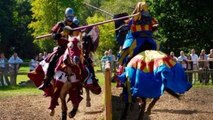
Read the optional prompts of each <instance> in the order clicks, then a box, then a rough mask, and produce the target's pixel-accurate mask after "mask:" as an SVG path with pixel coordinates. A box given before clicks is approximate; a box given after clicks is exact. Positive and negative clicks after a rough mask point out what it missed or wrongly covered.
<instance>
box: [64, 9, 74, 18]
mask: <svg viewBox="0 0 213 120" xmlns="http://www.w3.org/2000/svg"><path fill="white" fill-rule="evenodd" d="M73 15H74V11H73V9H72V8H67V9H66V10H65V17H69V16H73Z"/></svg>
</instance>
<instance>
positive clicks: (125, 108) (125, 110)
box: [120, 102, 130, 120]
mask: <svg viewBox="0 0 213 120" xmlns="http://www.w3.org/2000/svg"><path fill="white" fill-rule="evenodd" d="M129 105H130V104H129V103H128V102H127V103H125V107H124V110H123V111H122V114H121V118H120V120H126V117H127V114H128V109H129Z"/></svg>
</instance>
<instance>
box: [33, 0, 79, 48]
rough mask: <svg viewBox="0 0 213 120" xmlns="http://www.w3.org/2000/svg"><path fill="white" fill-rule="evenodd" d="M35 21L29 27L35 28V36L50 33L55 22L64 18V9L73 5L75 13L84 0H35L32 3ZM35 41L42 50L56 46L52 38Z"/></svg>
mask: <svg viewBox="0 0 213 120" xmlns="http://www.w3.org/2000/svg"><path fill="white" fill-rule="evenodd" d="M31 5H32V9H31V10H32V12H33V15H32V17H33V19H34V20H33V21H32V22H31V23H30V24H29V28H32V29H33V30H34V32H33V36H35V37H36V36H39V35H43V34H48V32H49V31H50V30H51V28H52V27H53V25H54V24H56V23H57V22H58V21H59V20H63V18H64V11H65V9H66V8H67V7H72V8H73V9H74V11H75V14H76V15H77V13H78V12H79V10H80V9H81V5H82V0H33V1H32V3H31ZM35 43H36V44H37V45H38V46H39V47H40V48H41V50H45V51H52V48H53V46H55V44H54V41H52V40H48V39H47V40H39V41H35Z"/></svg>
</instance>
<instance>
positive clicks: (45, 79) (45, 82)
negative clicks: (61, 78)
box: [38, 76, 52, 90]
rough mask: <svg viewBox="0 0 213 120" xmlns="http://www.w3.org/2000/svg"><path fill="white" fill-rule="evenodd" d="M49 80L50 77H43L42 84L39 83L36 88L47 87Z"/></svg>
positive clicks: (42, 88)
mask: <svg viewBox="0 0 213 120" xmlns="http://www.w3.org/2000/svg"><path fill="white" fill-rule="evenodd" d="M51 80H52V78H51V77H48V76H46V77H45V78H44V82H43V84H41V85H40V86H39V87H38V89H40V90H44V89H45V88H47V87H48V86H49V85H50V82H51Z"/></svg>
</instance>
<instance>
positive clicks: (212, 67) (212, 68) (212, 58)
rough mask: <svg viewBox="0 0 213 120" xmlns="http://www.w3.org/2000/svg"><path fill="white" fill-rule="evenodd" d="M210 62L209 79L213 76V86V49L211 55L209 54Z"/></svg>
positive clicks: (212, 78)
mask: <svg viewBox="0 0 213 120" xmlns="http://www.w3.org/2000/svg"><path fill="white" fill-rule="evenodd" d="M208 61H209V69H210V74H209V77H210V76H211V80H212V84H213V49H211V50H210V53H209V54H208Z"/></svg>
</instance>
